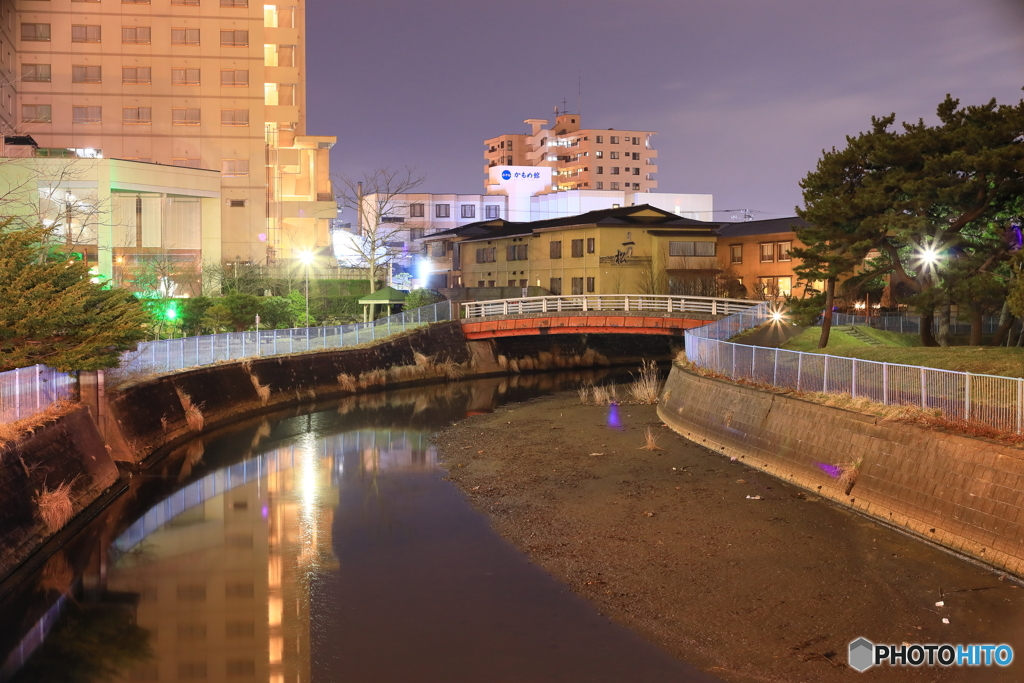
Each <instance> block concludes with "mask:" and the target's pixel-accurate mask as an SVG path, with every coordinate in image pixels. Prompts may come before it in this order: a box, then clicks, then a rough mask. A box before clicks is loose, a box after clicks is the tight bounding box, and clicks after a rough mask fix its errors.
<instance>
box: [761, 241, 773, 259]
mask: <svg viewBox="0 0 1024 683" xmlns="http://www.w3.org/2000/svg"><path fill="white" fill-rule="evenodd" d="M774 260H775V243H774V242H766V243H764V244H762V245H761V263H771V262H773V261H774Z"/></svg>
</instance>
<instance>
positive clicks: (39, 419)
mask: <svg viewBox="0 0 1024 683" xmlns="http://www.w3.org/2000/svg"><path fill="white" fill-rule="evenodd" d="M78 405H79V404H78V403H74V402H73V401H68V400H60V401H57V402H55V403H53V404H52V405H50V406H48V407H47V408H45V409H44V410H41V411H39V412H38V413H34V414H32V415H30V416H28V417H25V418H22V419H20V420H16V421H14V422H2V423H0V447H3V446H5V445H7V444H9V443H14V442H15V441H18V440H19V439H21V438H22V437H24V436H25V435H26V434H31V433H33V432H34V431H35V430H36V429H38V428H39V427H42V426H43V425H44V424H46V423H47V422H53V421H54V420H56V419H57V418H59V417H63V416H64V415H67V414H68V413H70V412H71V411H72V410H74V409H75V408H77V407H78Z"/></svg>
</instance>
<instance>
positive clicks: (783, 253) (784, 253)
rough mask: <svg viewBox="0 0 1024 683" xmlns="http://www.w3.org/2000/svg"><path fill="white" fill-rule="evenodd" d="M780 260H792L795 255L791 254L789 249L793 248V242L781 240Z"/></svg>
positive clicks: (778, 247)
mask: <svg viewBox="0 0 1024 683" xmlns="http://www.w3.org/2000/svg"><path fill="white" fill-rule="evenodd" d="M776 246H777V249H778V252H777V253H778V255H779V261H792V260H793V257H792V256H790V255H789V251H790V250H791V249H792V248H793V243H792V242H779V243H778V244H777V245H776Z"/></svg>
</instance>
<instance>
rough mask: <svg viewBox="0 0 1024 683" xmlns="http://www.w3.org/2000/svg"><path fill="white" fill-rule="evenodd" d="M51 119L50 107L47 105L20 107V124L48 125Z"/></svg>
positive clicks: (24, 105)
mask: <svg viewBox="0 0 1024 683" xmlns="http://www.w3.org/2000/svg"><path fill="white" fill-rule="evenodd" d="M51 119H52V116H51V111H50V105H48V104H23V105H21V121H22V123H49V122H50V121H51Z"/></svg>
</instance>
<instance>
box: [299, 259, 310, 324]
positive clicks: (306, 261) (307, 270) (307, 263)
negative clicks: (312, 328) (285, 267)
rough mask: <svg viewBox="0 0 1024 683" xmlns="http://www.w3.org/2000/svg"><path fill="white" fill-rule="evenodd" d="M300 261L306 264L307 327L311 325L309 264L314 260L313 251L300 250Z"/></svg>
mask: <svg viewBox="0 0 1024 683" xmlns="http://www.w3.org/2000/svg"><path fill="white" fill-rule="evenodd" d="M299 261H300V262H301V263H302V264H303V265H305V266H306V327H309V264H311V263H312V262H313V252H311V251H309V250H308V249H307V250H304V251H300V252H299Z"/></svg>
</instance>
